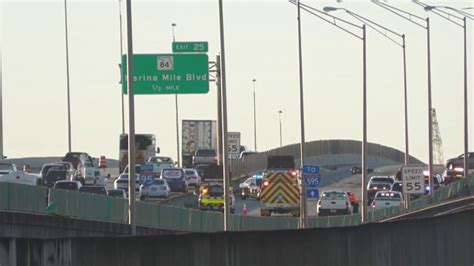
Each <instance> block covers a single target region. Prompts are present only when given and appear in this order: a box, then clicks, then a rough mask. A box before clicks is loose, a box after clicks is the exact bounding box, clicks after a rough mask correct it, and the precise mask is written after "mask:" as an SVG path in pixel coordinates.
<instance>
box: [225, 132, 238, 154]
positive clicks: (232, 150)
mask: <svg viewBox="0 0 474 266" xmlns="http://www.w3.org/2000/svg"><path fill="white" fill-rule="evenodd" d="M227 152H228V154H229V159H238V158H239V155H240V132H228V133H227Z"/></svg>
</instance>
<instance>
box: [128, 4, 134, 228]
mask: <svg viewBox="0 0 474 266" xmlns="http://www.w3.org/2000/svg"><path fill="white" fill-rule="evenodd" d="M127 48H128V53H127V71H128V82H127V85H128V121H129V122H128V127H129V129H128V165H129V167H128V180H129V182H128V195H129V196H128V204H129V212H128V222H129V224H130V228H131V234H132V235H136V223H135V182H133V181H135V167H134V165H135V98H134V97H135V96H134V90H133V38H132V0H127Z"/></svg>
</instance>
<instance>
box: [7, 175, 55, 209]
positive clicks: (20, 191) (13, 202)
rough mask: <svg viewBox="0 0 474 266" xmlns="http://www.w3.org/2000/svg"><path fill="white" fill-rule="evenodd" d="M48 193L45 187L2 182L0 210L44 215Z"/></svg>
mask: <svg viewBox="0 0 474 266" xmlns="http://www.w3.org/2000/svg"><path fill="white" fill-rule="evenodd" d="M47 192H48V189H46V188H44V187H38V186H30V185H23V184H15V183H7V182H0V210H2V211H16V212H27V213H44V210H45V208H46V206H47V205H46V204H47Z"/></svg>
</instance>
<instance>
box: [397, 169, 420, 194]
mask: <svg viewBox="0 0 474 266" xmlns="http://www.w3.org/2000/svg"><path fill="white" fill-rule="evenodd" d="M423 170H424V167H423V166H405V167H403V168H402V179H403V193H406V194H423V193H425V177H424V175H423Z"/></svg>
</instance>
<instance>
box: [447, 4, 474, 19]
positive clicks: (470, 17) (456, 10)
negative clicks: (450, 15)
mask: <svg viewBox="0 0 474 266" xmlns="http://www.w3.org/2000/svg"><path fill="white" fill-rule="evenodd" d="M443 8H447V9H449V10H452V11H454V12H456V13H458V14H460V15H461V16H464V17H467V18H468V19H471V20H474V15H473V14H470V13H467V12H465V11H462V10H459V9H457V8H454V7H450V6H443Z"/></svg>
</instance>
